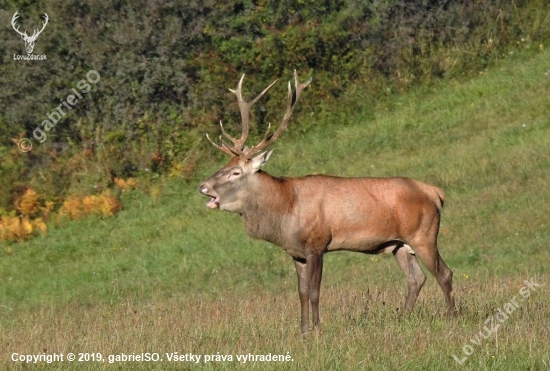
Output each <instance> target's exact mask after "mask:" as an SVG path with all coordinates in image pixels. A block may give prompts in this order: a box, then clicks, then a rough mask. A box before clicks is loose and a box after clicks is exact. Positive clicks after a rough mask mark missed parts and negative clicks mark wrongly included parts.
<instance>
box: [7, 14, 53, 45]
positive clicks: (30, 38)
mask: <svg viewBox="0 0 550 371" xmlns="http://www.w3.org/2000/svg"><path fill="white" fill-rule="evenodd" d="M17 18H19V14H18V12H15V14H14V15H13V17H12V19H11V26H12V27H13V29H14V30H15V32H17V33H18V34H19V35H21V37H22V38H23V40H24V41H25V49H27V53H28V54H31V53H32V51H33V50H34V43H35V42H36V39H37V38H38V36H39V35H40V34H41V33H42V31H44V28H46V25H47V24H48V19H49V18H48V15H47V14H46V13H44V22H43V26H42V29H41V30H40V31H38V30H36V29H35V30H34V32H33V34H32V36H29V35H27V30H25V32H21V31H19V26H17V28H16V27H15V22H16V20H17Z"/></svg>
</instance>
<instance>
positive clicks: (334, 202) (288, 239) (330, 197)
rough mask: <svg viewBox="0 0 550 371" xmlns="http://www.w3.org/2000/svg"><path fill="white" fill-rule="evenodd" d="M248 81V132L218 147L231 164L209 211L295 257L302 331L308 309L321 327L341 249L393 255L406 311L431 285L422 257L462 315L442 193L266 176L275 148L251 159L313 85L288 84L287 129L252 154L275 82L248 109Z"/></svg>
mask: <svg viewBox="0 0 550 371" xmlns="http://www.w3.org/2000/svg"><path fill="white" fill-rule="evenodd" d="M243 77H244V75H243ZM242 81H243V79H242V78H241V81H240V82H239V86H238V88H237V90H234V91H233V90H232V92H234V93H235V94H236V95H237V98H238V99H239V106H240V107H241V117H242V118H243V133H242V135H241V138H239V139H235V138H233V137H231V136H229V135H228V134H227V133H226V132H225V130H223V126H222V132H223V134H224V135H225V136H226V138H228V139H230V140H231V141H232V142H233V146H232V147H229V146H228V145H226V144H225V143H223V142H222V144H221V145H218V144H216V143H214V142H212V143H213V144H214V145H215V146H216V147H217V148H219V149H220V150H222V151H224V152H226V153H228V154H230V155H231V156H232V159H231V161H230V162H229V163H228V164H227V165H226V166H224V167H223V168H221V169H220V170H219V171H218V172H216V174H214V175H213V176H212V177H210V178H209V179H207V180H206V181H204V182H203V183H201V185H200V186H199V191H200V192H201V193H203V194H204V195H207V196H209V197H210V198H211V199H210V201H209V202H208V203H207V206H208V207H209V208H212V209H215V208H219V209H220V210H225V211H229V212H233V213H238V214H240V215H241V217H242V219H243V222H244V225H245V229H246V232H247V234H248V235H249V236H251V237H252V238H256V239H262V240H266V241H269V242H271V243H273V244H275V245H277V246H280V247H282V248H283V249H284V250H285V251H286V252H287V253H288V254H289V255H290V256H292V258H293V260H294V265H295V268H296V272H297V275H298V293H299V297H300V305H301V330H302V332H303V333H306V332H307V331H308V330H309V305H310V304H311V308H312V315H313V326H314V328H318V326H319V291H320V285H321V278H322V271H323V255H324V254H325V253H326V252H330V251H337V250H348V251H357V252H362V253H367V254H378V253H381V252H388V253H389V252H391V253H393V255H394V256H395V258H396V260H397V263H398V265H399V267H400V268H401V269H402V270H403V272H404V273H405V275H406V276H407V281H408V294H407V298H406V301H405V306H404V312H410V311H411V310H412V308H413V306H414V304H415V302H416V299H417V297H418V294H419V292H420V290H421V288H422V286H423V285H424V282H425V280H426V276H425V274H424V272H423V271H422V269H421V268H420V265H419V264H418V261H417V260H416V257H415V255H416V256H418V257H419V258H420V260H422V262H423V263H424V264H425V266H426V267H427V268H428V270H429V271H430V273H432V274H433V275H434V276H435V278H436V280H437V282H438V283H439V285H440V286H441V288H442V290H443V292H444V294H445V298H446V301H447V307H448V313H449V314H450V315H454V314H456V307H455V303H454V296H453V291H452V272H451V270H450V269H449V268H448V267H447V265H446V264H445V263H444V262H443V260H442V259H441V256H440V255H439V252H438V249H437V235H438V232H439V223H440V218H441V209H442V207H443V202H444V195H443V191H441V189H439V188H436V187H433V186H430V185H428V184H425V183H422V182H419V181H416V180H413V179H409V178H398V177H395V178H341V177H334V176H326V175H308V176H304V177H298V178H278V177H274V176H271V175H269V174H268V173H266V172H263V171H262V170H260V167H261V166H262V165H264V164H265V163H266V162H267V160H268V159H269V157H270V155H271V153H272V150H271V151H268V152H263V153H261V154H259V155H257V156H255V157H253V155H255V154H256V153H257V152H259V151H261V150H263V149H265V148H266V147H267V146H268V145H270V144H271V143H273V142H274V141H275V140H276V139H277V138H278V137H279V136H280V134H281V133H282V131H283V130H284V129H285V128H286V126H287V125H288V121H289V118H290V115H291V114H292V111H293V109H294V106H295V104H296V102H297V101H298V99H299V97H300V94H301V92H302V91H303V89H304V88H305V87H306V86H307V85H308V84H309V82H310V81H307V82H306V83H303V84H301V83H299V81H298V77H297V76H296V73H295V81H296V90H295V92H294V93H293V92H292V90H291V88H290V84H289V95H288V106H287V111H286V114H285V116H284V118H283V121H282V123H281V125H280V126H279V128H278V129H277V130H276V131H275V133H273V134H272V135H270V134H269V129H268V132H266V134H265V136H264V139H263V140H262V141H261V142H260V144H258V145H257V146H255V147H253V148H252V149H249V148H248V147H245V146H244V141H245V140H246V137H247V135H248V114H249V112H248V111H249V110H250V107H251V106H252V104H253V103H255V102H256V101H257V100H258V99H259V98H260V97H261V96H262V95H263V94H265V92H266V91H267V90H268V89H269V88H270V87H271V86H273V84H274V83H273V84H271V85H270V86H269V87H268V88H266V89H265V90H264V91H263V92H262V93H260V95H258V96H257V97H256V98H255V99H254V100H253V101H251V102H249V103H247V102H244V99H242ZM243 110H246V111H247V112H243ZM244 121H246V122H244ZM208 139H210V138H208Z"/></svg>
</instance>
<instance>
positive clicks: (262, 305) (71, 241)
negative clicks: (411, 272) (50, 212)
mask: <svg viewBox="0 0 550 371" xmlns="http://www.w3.org/2000/svg"><path fill="white" fill-rule="evenodd" d="M548 60H550V51H543V52H540V53H530V54H522V55H519V56H514V57H510V58H508V59H507V60H504V61H502V62H501V63H500V64H499V65H497V66H495V67H494V68H492V69H491V70H489V71H486V72H485V73H483V74H481V75H480V76H478V77H477V78H474V79H471V80H468V81H456V80H451V81H442V82H440V83H438V84H436V85H431V86H425V87H422V88H419V89H417V90H415V91H412V92H410V93H408V94H404V95H401V96H397V97H393V98H391V99H388V100H387V101H384V102H379V103H378V104H377V105H376V106H375V107H371V106H367V104H366V103H365V107H364V108H363V109H359V110H357V111H354V112H351V111H349V110H348V109H347V107H350V106H353V107H357V106H358V104H357V102H355V104H354V105H346V104H345V102H346V100H352V99H361V95H360V94H358V95H357V97H356V98H354V97H344V98H343V101H342V104H341V105H339V106H336V107H333V109H331V110H328V109H325V110H321V111H319V112H311V113H310V112H306V111H304V110H302V111H301V112H299V113H298V112H297V114H296V116H295V117H294V119H295V120H300V121H302V122H304V123H305V124H304V126H303V127H305V128H308V129H307V130H305V131H298V130H295V131H293V130H292V127H291V129H290V130H289V132H288V133H287V134H286V137H283V139H282V140H280V143H278V144H277V145H276V148H275V152H274V154H273V156H272V157H271V160H270V162H269V163H268V164H267V165H266V170H267V171H268V172H270V173H272V174H274V175H286V176H293V175H303V174H308V173H330V174H335V175H342V176H390V175H401V176H409V177H413V178H417V179H419V180H422V181H425V182H428V183H431V184H434V185H437V186H439V187H441V188H443V189H444V191H445V193H446V204H445V208H444V213H443V220H442V226H441V231H442V233H441V235H440V251H441V254H442V256H443V258H444V260H445V261H446V262H447V264H448V265H449V266H450V267H451V269H452V270H453V271H454V277H455V280H454V282H455V291H456V297H457V304H458V306H459V309H460V316H459V317H458V318H457V319H456V320H449V319H447V318H446V317H445V316H444V315H443V314H444V312H445V311H444V303H443V295H442V293H441V290H440V289H439V287H437V285H436V283H435V280H434V279H433V278H432V277H431V276H429V278H428V282H427V284H426V285H425V287H424V289H423V290H422V293H421V296H420V300H419V302H418V303H417V306H416V307H415V311H414V313H413V314H412V315H411V316H410V317H407V318H404V319H399V317H398V316H397V314H396V308H398V307H399V306H400V305H401V304H402V302H403V301H404V296H405V292H406V281H405V277H404V275H403V274H402V272H401V271H400V270H399V268H398V267H397V264H396V263H395V262H394V260H393V258H392V257H391V256H387V255H378V256H365V255H362V254H353V253H346V252H339V253H334V254H328V255H327V256H326V258H325V269H324V278H323V286H322V290H321V321H322V332H321V334H319V335H314V334H311V335H309V336H306V337H302V336H301V335H300V334H299V332H300V331H299V318H298V316H299V305H298V298H297V292H296V282H295V281H296V277H295V272H294V268H293V264H292V263H291V258H290V257H288V256H287V255H285V253H284V251H283V250H281V249H279V248H277V247H275V246H272V245H270V244H268V243H266V242H263V241H252V240H251V239H250V238H248V237H247V236H246V234H245V233H244V228H243V226H242V223H241V221H240V220H239V218H238V217H237V216H235V215H231V214H228V213H223V212H219V211H210V210H207V209H206V208H205V206H204V203H205V202H206V199H205V198H204V197H201V196H200V195H199V194H198V192H197V185H198V183H199V181H200V180H202V178H206V177H207V176H209V175H210V174H211V173H212V172H214V171H215V170H216V169H218V168H219V167H220V166H221V165H222V164H223V163H222V162H220V163H216V164H204V166H203V167H202V168H201V170H200V171H199V173H198V174H197V178H196V180H195V181H193V182H189V183H185V182H182V181H181V180H178V179H169V180H159V181H158V183H159V184H158V186H160V187H162V196H161V197H160V199H159V200H157V201H154V200H153V198H151V197H150V196H149V195H148V194H147V193H146V192H142V191H130V192H127V193H124V194H123V196H122V197H123V203H124V206H125V208H124V210H123V211H121V212H120V213H119V214H118V215H117V216H116V217H115V218H111V219H104V220H101V219H98V218H91V219H86V220H82V221H78V222H71V223H67V224H65V225H61V226H58V227H53V226H52V227H51V229H50V231H49V234H48V236H47V237H43V238H36V239H33V240H30V241H28V242H24V243H18V244H13V245H3V246H1V249H0V282H2V284H1V285H0V329H1V334H0V345H1V348H2V352H1V353H0V364H2V365H3V366H2V368H8V369H27V368H26V367H23V366H22V365H21V364H19V363H14V362H12V361H11V360H10V357H11V354H12V353H13V352H17V353H30V354H33V353H35V354H36V353H42V352H44V351H45V352H47V353H54V352H57V353H65V354H66V353H68V352H71V351H72V352H74V353H78V352H101V353H102V354H103V355H104V357H106V356H107V355H108V354H117V353H122V352H125V353H133V352H134V353H141V352H158V353H161V355H162V356H163V357H164V358H166V357H165V356H164V353H172V352H179V353H180V354H182V353H183V354H185V353H191V352H193V353H195V354H214V355H215V354H216V353H217V352H220V354H232V355H233V356H234V357H235V355H236V354H247V353H254V354H266V353H270V352H271V353H277V354H285V355H286V354H287V352H289V354H291V355H292V358H293V360H294V361H293V362H290V363H269V364H258V363H257V364H253V363H248V364H244V365H240V364H239V363H238V362H236V361H234V362H226V363H207V364H204V363H201V364H199V365H190V364H187V363H182V364H179V365H178V364H173V363H170V362H167V361H164V362H160V363H126V364H122V363H119V364H117V363H115V364H113V365H111V366H109V364H108V363H105V364H103V363H100V364H98V363H93V362H89V363H82V364H78V365H77V364H69V363H67V362H63V363H54V364H51V365H47V364H40V365H37V366H35V367H30V369H59V370H65V369H73V368H74V367H76V366H78V368H79V369H91V370H95V369H103V368H107V369H121V368H123V369H159V370H160V369H196V368H200V369H241V368H251V367H255V368H258V369H296V370H303V369H306V370H320V369H323V370H327V369H333V370H342V369H353V370H356V369H360V370H363V369H364V370H371V369H372V370H394V369H405V370H436V369H464V370H505V369H506V370H518V369H522V370H531V369H532V370H539V369H545V368H548V367H550V366H549V365H550V351H549V350H548V345H547V344H548V343H549V342H550V332H549V330H548V326H547V320H548V318H549V316H550V308H549V305H548V303H549V302H550V288H549V287H550V285H548V283H549V282H550V280H549V279H548V278H549V277H548V273H547V272H548V266H549V264H550V249H549V248H548V246H549V245H550V232H549V231H550V228H549V226H550V187H549V186H548V185H549V183H550V103H549V98H548V97H549V96H550V64H549V63H548ZM308 89H315V85H314V84H313V85H312V86H311V87H310V88H308ZM302 99H303V100H306V99H308V94H307V91H306V92H305V93H304V96H303V98H302ZM365 102H367V100H365ZM233 129H235V128H233ZM8 252H9V253H8ZM531 278H534V279H535V281H536V282H538V283H540V284H542V286H541V287H540V288H539V289H538V290H537V291H536V292H535V293H533V294H532V295H531V297H530V298H529V299H528V300H526V301H525V302H524V303H522V305H521V306H520V308H519V309H518V310H516V311H515V312H514V313H513V314H511V315H510V318H509V319H508V320H507V321H506V322H505V323H503V324H502V325H501V327H500V329H499V331H498V334H497V335H493V336H491V337H490V338H489V339H487V340H484V341H483V343H482V344H481V346H477V345H473V347H474V353H473V354H472V355H471V356H470V357H469V358H468V360H467V361H466V362H465V364H464V365H462V366H460V365H459V364H458V363H456V362H455V360H454V359H453V358H452V354H455V355H457V356H458V355H461V354H462V353H461V352H462V348H463V347H464V346H465V345H467V344H471V343H470V339H472V338H474V337H475V335H476V334H477V333H478V332H479V331H480V330H481V329H482V328H483V325H484V321H485V320H486V319H487V318H488V316H489V315H491V314H494V313H495V311H496V309H497V308H499V307H502V306H503V305H504V304H505V303H507V302H509V301H510V300H511V299H512V298H513V297H514V296H518V292H519V290H520V289H521V287H522V286H524V283H523V282H524V280H528V279H531Z"/></svg>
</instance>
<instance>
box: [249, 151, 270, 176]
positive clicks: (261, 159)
mask: <svg viewBox="0 0 550 371" xmlns="http://www.w3.org/2000/svg"><path fill="white" fill-rule="evenodd" d="M272 152H273V149H271V150H269V151H267V152H262V153H260V154H259V155H258V156H256V157H254V158H253V159H252V160H251V161H250V163H251V166H252V170H253V171H254V172H256V171H258V170H260V167H261V166H264V165H265V163H266V162H267V160H269V156H271V153H272Z"/></svg>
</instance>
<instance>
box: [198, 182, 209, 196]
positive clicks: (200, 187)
mask: <svg viewBox="0 0 550 371" xmlns="http://www.w3.org/2000/svg"><path fill="white" fill-rule="evenodd" d="M199 192H200V193H202V194H206V193H207V192H208V187H207V186H206V184H205V183H201V185H200V186H199Z"/></svg>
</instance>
